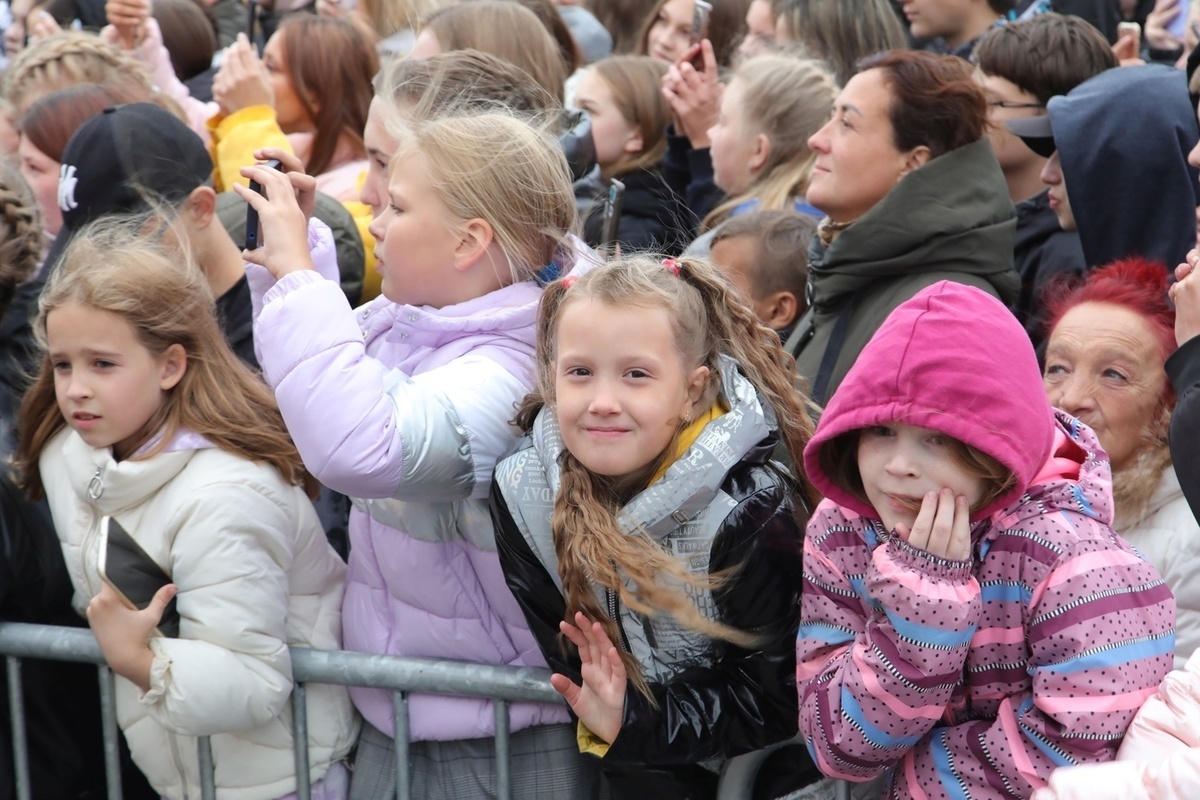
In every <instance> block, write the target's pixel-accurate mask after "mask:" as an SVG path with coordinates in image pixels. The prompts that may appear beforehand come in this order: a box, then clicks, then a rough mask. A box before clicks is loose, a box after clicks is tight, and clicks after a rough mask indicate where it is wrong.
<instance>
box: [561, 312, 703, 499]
mask: <svg viewBox="0 0 1200 800" xmlns="http://www.w3.org/2000/svg"><path fill="white" fill-rule="evenodd" d="M707 379H708V368H707V367H696V368H695V369H691V370H687V369H685V368H684V366H683V364H682V363H681V362H680V354H679V348H678V347H677V346H676V344H675V334H674V332H673V331H672V330H671V322H670V317H669V315H668V312H667V311H666V309H663V308H653V307H651V308H647V307H644V306H635V307H630V308H618V307H615V306H611V305H606V304H605V303H602V302H599V301H596V300H591V299H588V298H583V299H580V300H578V301H575V302H570V301H568V305H567V306H566V307H564V308H563V309H562V311H561V315H560V318H559V323H558V358H557V361H556V362H555V365H554V391H555V396H556V399H555V410H556V413H557V416H558V424H559V427H560V428H561V429H562V437H563V444H565V445H566V448H567V449H568V450H570V451H571V454H572V455H574V456H575V457H576V458H577V459H579V461H580V463H582V464H583V466H584V467H586V468H587V469H589V470H591V471H592V472H594V473H597V474H599V475H606V476H609V477H614V478H615V477H623V476H627V475H630V474H631V473H635V472H637V471H638V470H640V469H642V468H643V467H645V466H647V465H648V464H650V463H651V462H653V461H654V460H655V459H657V458H658V456H659V455H660V454H661V453H662V452H663V450H665V449H666V448H667V445H668V444H669V443H670V441H671V438H672V437H673V436H674V435H675V431H676V430H677V429H678V428H679V425H680V420H681V419H682V418H685V417H686V416H687V415H688V414H689V413H690V412H691V409H692V406H693V404H694V403H695V402H696V401H697V400H698V399H699V398H700V395H701V394H702V393H703V390H704V386H705V384H706V382H707ZM693 416H694V414H693Z"/></svg>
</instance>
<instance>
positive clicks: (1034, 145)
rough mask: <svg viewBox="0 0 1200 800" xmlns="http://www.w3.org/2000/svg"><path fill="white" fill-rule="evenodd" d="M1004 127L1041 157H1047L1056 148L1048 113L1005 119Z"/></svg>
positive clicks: (1052, 153)
mask: <svg viewBox="0 0 1200 800" xmlns="http://www.w3.org/2000/svg"><path fill="white" fill-rule="evenodd" d="M1004 127H1006V128H1008V129H1009V130H1010V131H1012V132H1013V133H1015V134H1016V135H1017V136H1019V137H1020V138H1021V141H1022V142H1024V143H1025V146H1026V147H1028V148H1029V149H1030V150H1032V151H1033V152H1035V153H1037V154H1038V155H1039V156H1041V157H1042V158H1049V157H1050V156H1052V155H1054V151H1055V150H1056V149H1057V147H1056V146H1055V144H1054V128H1052V127H1051V126H1050V115H1049V114H1039V115H1037V116H1036V117H1021V118H1019V119H1006V120H1004Z"/></svg>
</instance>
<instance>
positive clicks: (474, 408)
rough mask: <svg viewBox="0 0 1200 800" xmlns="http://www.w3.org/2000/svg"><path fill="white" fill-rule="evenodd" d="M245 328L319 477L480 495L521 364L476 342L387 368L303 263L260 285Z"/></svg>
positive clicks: (374, 490) (364, 490)
mask: <svg viewBox="0 0 1200 800" xmlns="http://www.w3.org/2000/svg"><path fill="white" fill-rule="evenodd" d="M368 308H370V307H368ZM379 313H383V312H382V311H380V312H379ZM313 320H320V321H321V324H320V325H314V324H313ZM254 335H255V339H257V340H259V347H260V350H261V354H260V363H261V364H262V368H263V377H264V378H265V379H266V381H267V383H268V384H270V386H271V387H272V388H273V389H274V390H275V398H276V400H277V401H278V402H279V408H280V411H281V412H282V413H283V418H284V421H285V422H286V423H287V428H288V431H289V432H290V433H291V434H292V438H293V440H294V441H295V443H296V447H297V449H298V450H299V451H300V455H301V457H302V458H303V459H304V464H305V466H306V467H307V468H308V470H309V472H311V473H312V474H313V475H314V476H315V477H316V478H317V479H318V480H319V481H320V482H321V483H323V484H325V485H326V486H328V487H329V488H331V489H333V490H334V491H338V492H342V493H343V494H346V495H350V496H352V497H357V498H363V499H384V498H394V499H398V500H409V499H416V500H419V501H421V502H423V503H434V502H452V501H456V500H464V499H467V498H474V499H480V500H482V499H484V498H486V497H487V493H488V486H489V484H490V481H491V476H492V470H493V468H494V467H495V463H496V460H497V459H498V458H499V457H500V456H501V455H502V454H503V451H504V450H505V449H506V448H508V447H509V446H510V445H511V443H512V435H511V433H512V430H511V427H510V426H509V424H508V420H509V419H510V418H511V417H512V412H513V405H514V403H516V402H517V401H518V400H520V398H521V397H523V396H524V394H525V393H526V391H528V388H529V384H530V383H531V382H532V374H530V375H525V376H518V375H514V374H512V373H510V372H509V371H508V370H506V369H505V368H504V367H502V366H501V365H500V364H499V363H497V362H496V361H494V360H492V359H490V358H488V357H487V356H486V355H483V354H480V353H479V352H472V353H469V354H467V355H464V356H461V357H459V358H457V359H454V360H453V361H451V362H449V363H448V364H445V365H443V366H440V367H438V368H436V369H433V370H430V371H428V372H424V373H422V374H420V375H416V376H409V375H406V374H405V373H404V372H403V371H401V370H399V369H390V368H388V367H387V366H386V365H384V364H383V363H382V362H381V361H379V360H378V359H376V358H373V357H371V356H370V355H368V354H367V352H366V346H365V344H364V341H363V332H362V330H361V329H360V327H359V324H358V320H357V318H356V316H355V314H354V312H353V311H352V310H351V308H350V306H349V304H348V303H347V302H346V296H345V295H344V294H343V293H342V290H341V288H340V287H339V286H338V285H337V284H336V283H334V282H332V281H327V280H325V279H323V278H322V277H321V276H320V275H318V274H317V273H316V272H313V271H311V270H305V271H302V272H294V273H291V274H289V275H286V276H284V278H283V279H282V280H281V281H279V283H277V284H276V285H275V286H274V287H273V288H271V289H270V291H268V292H267V294H266V297H265V302H264V305H263V311H262V313H261V314H260V315H259V318H258V320H257V322H256V324H255V328H254ZM531 355H532V354H531ZM530 360H531V361H532V358H531V359H530Z"/></svg>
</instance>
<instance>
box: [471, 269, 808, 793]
mask: <svg viewBox="0 0 1200 800" xmlns="http://www.w3.org/2000/svg"><path fill="white" fill-rule="evenodd" d="M538 370H539V374H538V388H537V391H536V392H535V393H533V394H532V395H530V396H529V397H528V398H526V401H525V403H524V405H523V407H522V409H521V411H520V412H519V413H518V419H517V424H518V425H519V426H520V427H521V428H523V429H524V430H525V431H526V432H527V436H526V437H525V439H524V440H523V441H522V442H521V443H520V444H519V446H518V448H517V450H516V451H515V453H514V454H513V455H511V456H510V457H509V458H507V459H505V460H504V461H503V462H501V463H500V464H499V465H498V466H497V468H496V473H495V478H494V481H493V485H492V516H493V519H494V521H495V523H496V532H497V546H498V548H499V552H500V561H501V565H502V566H503V567H504V570H505V575H506V577H507V579H508V583H509V588H510V589H511V590H512V591H513V594H514V595H515V596H516V598H517V601H518V602H519V603H520V604H521V607H522V610H523V611H524V612H525V616H526V618H527V619H528V620H529V624H530V627H531V629H532V630H533V632H534V633H535V635H536V636H537V637H538V642H539V644H540V646H541V648H542V652H543V653H544V655H545V656H546V660H547V662H548V663H549V664H550V666H551V668H552V669H553V670H554V671H555V673H556V674H555V675H554V677H553V678H552V683H553V685H554V688H555V689H557V690H558V691H559V692H560V693H561V694H562V695H563V696H564V697H565V698H566V700H567V702H568V704H569V705H570V706H571V709H572V710H573V712H574V713H575V715H576V716H577V717H578V719H579V743H580V748H581V750H583V751H584V752H588V753H592V754H594V755H599V756H601V758H602V761H601V768H602V769H603V770H604V771H605V772H606V773H607V774H608V778H609V781H610V783H611V784H612V785H613V787H614V789H615V790H616V793H617V794H618V795H619V796H634V795H636V796H647V797H649V796H653V797H689V798H690V797H711V796H713V793H714V792H715V787H716V784H717V780H718V771H719V770H720V768H721V766H722V762H723V760H724V759H726V758H729V757H731V756H736V755H739V754H742V753H746V752H749V751H753V750H757V749H760V748H764V747H766V746H769V745H772V744H775V743H777V742H781V741H784V740H787V739H788V738H790V737H792V736H795V734H796V732H797V725H796V719H797V707H796V704H795V698H793V697H792V696H791V695H792V693H794V692H795V683H794V681H795V653H794V643H795V638H796V630H797V625H798V622H799V616H798V612H799V608H798V602H799V596H800V575H801V562H800V554H801V531H802V530H803V525H804V519H805V518H806V517H807V510H806V509H807V504H806V501H807V498H808V497H810V496H811V491H810V489H809V485H808V482H807V480H806V479H805V478H804V476H803V475H802V474H801V475H799V476H797V477H793V476H791V475H790V474H789V473H788V472H787V470H786V469H785V468H784V467H782V466H780V465H779V464H776V463H775V462H773V461H772V460H771V454H772V452H773V451H774V450H775V448H776V446H777V445H778V444H780V443H782V444H783V446H784V448H785V449H786V450H787V451H788V453H790V454H791V456H792V458H793V463H800V455H801V452H802V451H803V448H804V445H805V443H806V442H807V441H808V439H809V436H810V435H811V433H812V423H811V422H810V420H809V417H808V415H807V413H806V411H805V406H804V398H803V396H802V395H800V394H799V393H797V392H796V391H795V390H794V388H793V371H792V369H791V364H790V361H789V359H787V357H786V356H785V355H784V353H783V351H782V349H781V348H780V345H779V339H778V337H777V336H775V335H774V333H772V331H771V330H770V329H769V328H766V327H764V326H762V325H761V324H759V322H758V321H757V319H756V317H755V315H754V312H753V311H752V310H751V309H750V308H749V306H748V305H747V304H746V302H745V301H744V300H742V299H741V298H740V296H739V294H738V293H737V292H736V291H735V290H734V289H733V288H732V287H731V286H730V285H729V284H727V283H726V282H725V280H724V279H723V277H722V276H721V274H720V273H719V272H718V271H717V270H716V269H715V268H714V267H713V266H711V265H710V264H708V263H707V262H704V261H698V260H691V259H683V260H675V259H667V260H666V261H664V262H661V263H659V262H657V261H655V260H653V259H649V258H645V257H630V258H626V259H622V260H618V261H613V262H609V263H607V264H605V265H603V266H600V267H597V268H596V269H594V270H592V271H591V272H589V273H587V274H586V275H584V276H582V277H580V278H578V279H577V280H573V276H567V277H566V278H564V279H562V280H560V281H558V282H556V283H554V284H551V285H550V286H549V287H548V288H547V289H546V292H545V294H544V296H543V300H542V305H541V309H540V312H539V319H538ZM796 777H797V778H799V777H800V770H799V769H797V771H796ZM772 796H774V795H772Z"/></svg>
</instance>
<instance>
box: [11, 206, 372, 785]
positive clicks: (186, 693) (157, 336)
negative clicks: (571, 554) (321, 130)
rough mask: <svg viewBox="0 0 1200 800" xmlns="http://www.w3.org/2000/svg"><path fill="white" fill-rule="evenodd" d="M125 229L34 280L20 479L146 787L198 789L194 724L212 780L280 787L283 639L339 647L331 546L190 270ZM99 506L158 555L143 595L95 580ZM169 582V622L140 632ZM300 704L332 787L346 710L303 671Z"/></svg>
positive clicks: (294, 460)
mask: <svg viewBox="0 0 1200 800" xmlns="http://www.w3.org/2000/svg"><path fill="white" fill-rule="evenodd" d="M139 222H140V220H139ZM138 230H139V228H138V227H133V226H131V225H126V226H124V227H121V226H113V227H111V228H109V229H108V230H98V229H95V228H93V229H90V230H89V231H86V232H84V233H82V234H80V235H79V236H77V237H76V238H75V240H74V241H73V242H72V244H71V246H70V247H69V248H68V249H67V250H66V252H65V254H64V257H63V259H62V261H61V262H59V265H58V268H57V269H56V271H55V274H54V276H53V277H52V278H51V281H50V283H49V285H48V286H47V287H46V290H45V292H44V293H43V295H42V298H41V303H40V308H41V314H40V316H39V319H38V335H39V337H40V338H41V340H42V343H43V344H44V345H45V347H46V355H45V356H44V358H43V361H42V364H41V369H40V371H39V373H38V375H37V379H36V380H35V382H34V384H33V386H32V387H31V388H30V390H29V393H28V394H26V396H25V399H24V401H23V402H22V406H21V424H20V436H21V438H20V449H19V460H20V465H21V468H22V470H23V483H24V485H25V487H26V488H27V489H28V490H29V491H30V492H31V494H33V495H34V496H38V495H41V494H45V496H46V497H47V498H48V500H49V503H50V510H51V513H52V515H53V518H54V525H55V528H56V529H57V530H58V535H59V539H60V540H61V541H62V548H63V555H64V557H65V559H66V563H67V570H68V572H69V574H70V577H71V582H72V584H73V585H74V587H75V605H76V610H77V611H79V612H80V613H83V611H84V610H85V608H86V611H87V616H88V621H89V622H90V624H91V626H92V630H93V632H94V633H95V634H96V639H97V641H98V642H99V643H100V649H101V651H102V652H103V653H104V657H105V660H106V661H107V662H108V664H109V666H110V667H112V669H113V671H114V672H116V673H117V675H119V676H120V680H118V681H117V716H118V721H119V723H120V725H121V728H122V730H123V731H124V732H125V737H126V739H127V740H128V742H129V748H130V751H131V752H132V755H133V759H134V761H135V762H136V763H137V765H138V767H139V768H140V769H141V770H142V772H143V773H145V775H146V777H147V778H148V779H149V781H150V783H151V785H152V786H153V787H154V789H155V790H156V791H157V792H158V793H159V794H160V795H163V796H165V797H171V798H182V797H197V796H199V785H200V784H199V781H200V775H199V764H198V761H197V755H196V754H197V751H196V740H195V738H194V737H196V736H201V735H209V736H211V737H212V739H211V741H212V751H213V758H214V762H215V764H216V786H217V791H218V792H219V793H228V795H229V796H235V795H236V796H237V797H239V798H278V797H282V796H284V795H289V793H290V792H293V791H295V789H296V776H295V762H294V755H293V752H292V750H293V746H292V736H291V732H292V726H291V711H290V708H289V705H288V703H289V696H290V694H291V689H292V679H291V662H290V660H289V657H288V647H289V646H300V647H314V648H321V649H338V648H339V646H340V644H341V635H340V634H341V630H340V628H341V626H340V624H339V619H338V615H337V608H338V604H339V603H340V602H341V598H342V583H343V579H344V577H345V566H344V565H343V564H342V562H341V560H340V559H339V558H338V557H337V555H336V554H335V553H334V551H333V550H332V548H330V546H329V545H328V543H327V542H326V540H325V535H324V533H323V532H322V530H321V526H320V524H319V523H318V521H317V517H316V514H315V512H314V511H313V507H312V504H311V503H310V502H309V500H308V498H307V497H306V496H305V491H304V489H305V488H306V487H308V488H311V487H312V481H311V479H310V478H308V476H307V475H306V473H305V472H304V468H303V467H302V465H301V463H300V458H299V454H298V453H297V452H296V450H295V447H294V446H293V445H292V443H291V440H289V439H288V436H287V432H286V431H285V430H284V427H283V420H282V419H281V418H280V416H279V411H278V409H277V408H276V406H275V403H274V401H273V400H272V398H271V395H270V392H269V391H268V390H267V388H266V387H265V386H263V385H262V383H261V382H260V381H259V380H258V378H257V377H256V376H255V375H254V374H253V373H251V372H250V371H249V369H248V368H247V367H245V366H243V365H242V364H241V362H239V361H238V360H237V358H236V357H235V356H234V355H233V353H232V352H231V351H230V350H229V348H228V346H226V344H225V341H224V339H223V338H222V336H221V332H220V329H219V328H218V326H217V321H216V318H215V317H214V315H213V301H212V296H211V295H210V294H209V292H208V289H207V285H206V283H205V280H204V278H203V276H202V275H201V273H200V271H199V270H198V269H196V268H194V267H192V266H190V265H189V266H187V267H181V266H180V265H179V264H178V263H177V261H173V260H172V256H171V255H168V254H167V253H165V252H164V251H160V250H158V249H157V246H156V245H152V244H150V243H149V242H147V241H146V240H145V238H138V235H137V233H136V232H137V231H138ZM176 258H177V257H176ZM103 515H112V516H113V517H115V518H116V519H117V520H118V521H119V522H120V523H121V524H122V525H123V526H124V527H125V528H126V529H127V530H128V531H129V533H130V534H131V535H132V536H133V538H134V539H135V540H137V542H138V543H139V544H140V545H141V546H142V548H143V549H145V551H146V552H147V554H149V556H150V557H151V558H152V559H154V561H155V562H156V563H157V564H158V565H159V566H160V567H162V569H163V570H164V571H166V572H167V573H169V574H170V575H171V578H172V581H173V583H172V584H171V585H168V586H165V587H163V588H162V589H161V590H160V591H159V592H158V594H157V595H156V596H155V597H154V600H153V602H152V603H151V604H150V606H149V607H148V608H146V609H145V610H143V611H135V610H132V609H130V608H128V607H126V606H125V605H123V604H122V602H121V601H120V600H119V599H118V596H117V595H116V594H115V593H114V592H113V590H112V589H111V588H109V587H108V586H107V585H106V584H103V583H102V582H101V580H100V576H99V574H98V570H97V558H98V556H99V553H98V536H97V529H98V525H99V520H100V518H101V516H103ZM172 597H174V598H175V599H176V602H177V609H178V612H179V616H180V618H181V623H180V628H179V638H175V639H167V638H161V637H158V636H155V635H154V634H153V631H154V628H155V626H156V625H157V624H158V622H159V619H160V615H161V614H162V612H163V609H164V608H165V607H166V605H167V603H168V601H170V600H171V599H172ZM308 712H309V736H310V740H309V745H308V746H309V757H310V763H311V765H312V776H313V778H314V779H316V780H317V784H316V785H315V786H314V787H313V790H314V791H313V796H314V797H320V798H342V797H344V796H345V789H346V784H347V783H348V777H347V774H346V771H345V769H344V768H343V766H342V760H343V759H344V758H345V757H346V755H347V753H349V751H350V748H351V746H352V745H353V744H354V738H355V733H356V729H357V724H356V722H355V718H354V712H353V709H352V707H351V705H350V700H349V697H348V696H347V693H346V691H345V690H344V689H343V688H341V687H338V686H312V687H310V688H309V690H308ZM289 796H290V795H289Z"/></svg>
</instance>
